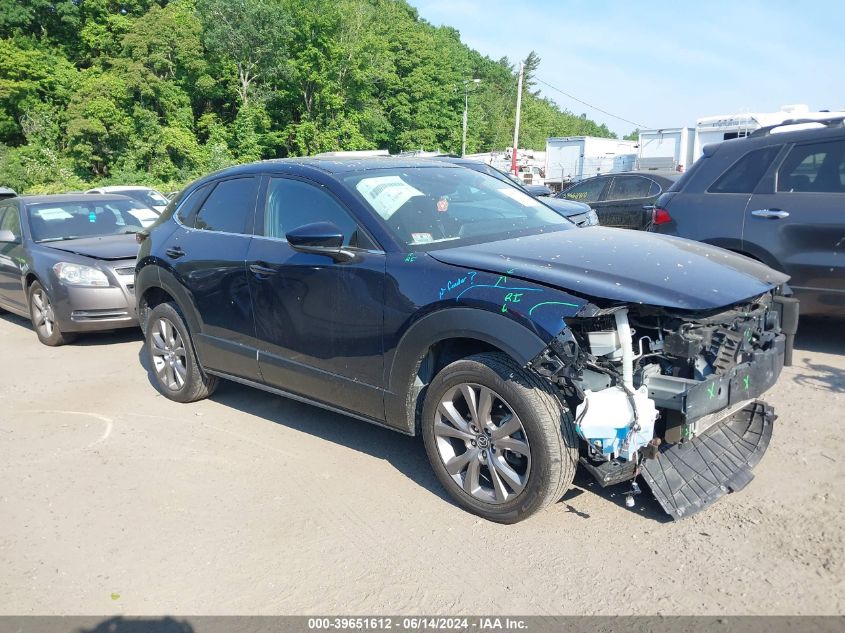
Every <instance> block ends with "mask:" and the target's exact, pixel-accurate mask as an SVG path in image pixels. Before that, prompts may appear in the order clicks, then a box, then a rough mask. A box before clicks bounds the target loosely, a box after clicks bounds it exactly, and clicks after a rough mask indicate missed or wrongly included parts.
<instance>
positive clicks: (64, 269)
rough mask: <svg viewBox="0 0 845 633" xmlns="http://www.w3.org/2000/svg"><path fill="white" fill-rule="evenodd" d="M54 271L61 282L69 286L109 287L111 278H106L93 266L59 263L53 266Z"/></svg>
mask: <svg viewBox="0 0 845 633" xmlns="http://www.w3.org/2000/svg"><path fill="white" fill-rule="evenodd" d="M53 271H54V272H55V273H56V276H57V277H58V278H59V281H61V282H62V283H63V284H67V285H69V286H94V287H103V286H108V285H109V278H108V277H106V274H105V273H104V272H103V271H102V270H100V269H99V268H93V267H92V266H83V265H82V264H71V263H68V262H59V263H58V264H55V265H54V266H53Z"/></svg>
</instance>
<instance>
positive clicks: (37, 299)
mask: <svg viewBox="0 0 845 633" xmlns="http://www.w3.org/2000/svg"><path fill="white" fill-rule="evenodd" d="M28 297H29V318H30V320H31V321H32V327H33V328H34V329H35V335H36V336H37V337H38V340H39V341H41V342H42V343H43V344H44V345H49V346H50V347H58V346H59V345H64V344H65V343H71V342H73V340H74V339H75V338H76V336H75V335H73V334H66V333H63V332H62V331H61V329H59V324H58V323H56V315H55V311H54V309H53V302H52V300H51V299H50V295H48V294H47V291H46V290H44V286H42V285H41V284H40V283H39V282H37V281H33V282H32V284H31V285H30V286H29V293H28Z"/></svg>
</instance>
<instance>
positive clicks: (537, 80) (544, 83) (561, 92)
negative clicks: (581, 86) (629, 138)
mask: <svg viewBox="0 0 845 633" xmlns="http://www.w3.org/2000/svg"><path fill="white" fill-rule="evenodd" d="M533 79H534V81H536V82H538V83H541V84H543V85H544V86H546V87H548V88H551V89H552V90H557V91H558V92H559V93H560V94H562V95H563V96H565V97H569V98H570V99H572V100H573V101H577V102H578V103H582V104H584V105H585V106H587V107H588V108H592V109H593V110H598V111H599V112H601V113H602V114H606V115H607V116H610V117H613V118H614V119H619V120H620V121H625V123H630V124H631V125H634V126H636V127H638V128H640V129H644V128H646V127H647V126H645V125H643V124H642V123H637V122H636V121H631V120H629V119H626V118H624V117H621V116H617V115H615V114H613V113H612V112H608V111H607V110H602V109H601V108H599V107H598V106H594V105H593V104H591V103H587V102H586V101H584V100H583V99H579V98H578V97H573V96H572V95H571V94H569V93H568V92H564V91H563V90H561V89H560V88H557V87H556V86H553V85H552V84H550V83H546V82H545V81H543V80H542V79H538V78H537V77H534V78H533Z"/></svg>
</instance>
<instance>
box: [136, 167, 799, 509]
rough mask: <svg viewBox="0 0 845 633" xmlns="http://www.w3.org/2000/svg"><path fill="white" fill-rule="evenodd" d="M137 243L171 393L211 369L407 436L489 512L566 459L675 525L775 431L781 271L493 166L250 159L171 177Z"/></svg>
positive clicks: (567, 477)
mask: <svg viewBox="0 0 845 633" xmlns="http://www.w3.org/2000/svg"><path fill="white" fill-rule="evenodd" d="M139 239H140V241H141V249H140V253H139V259H138V265H137V269H136V286H135V288H136V296H137V299H138V312H139V319H140V321H141V326H142V328H143V329H144V331H145V336H146V354H147V357H148V359H149V363H150V367H151V370H152V374H153V375H154V379H155V382H156V385H157V387H158V389H159V390H160V391H161V392H162V393H163V394H164V395H165V396H167V397H168V398H171V399H173V400H176V401H179V402H191V401H194V400H198V399H200V398H204V397H207V396H208V395H210V394H211V393H212V392H213V391H214V388H215V386H216V385H217V382H218V380H219V379H220V378H224V379H228V380H234V381H236V382H240V383H244V384H247V385H252V386H255V387H259V388H262V389H266V390H269V391H271V392H274V393H279V394H282V395H286V396H289V397H293V398H296V399H299V400H304V401H306V402H311V403H314V404H317V405H318V406H322V407H325V408H328V409H331V410H335V411H339V412H342V413H345V414H348V415H351V416H353V417H356V418H360V419H362V420H366V421H368V422H372V423H375V424H380V425H383V426H386V427H389V428H391V429H395V430H397V431H400V432H402V433H406V434H409V435H415V434H421V435H422V436H423V439H424V442H425V447H426V451H427V454H428V456H429V459H430V461H431V464H432V467H433V468H434V471H435V473H436V474H437V477H438V478H439V480H440V481H441V482H442V484H443V485H444V486H445V487H446V488H447V489H448V490H449V492H450V493H451V494H452V495H453V497H454V498H455V499H456V500H457V502H458V503H459V504H460V505H461V506H462V507H464V508H466V509H467V510H470V511H472V512H475V513H477V514H479V515H481V516H484V517H486V518H489V519H492V520H496V521H502V522H514V521H518V520H520V519H522V518H524V517H526V516H528V515H530V514H531V513H533V512H535V511H537V510H539V509H540V508H542V507H544V506H546V505H547V504H549V503H551V502H554V501H557V500H558V499H560V497H561V496H562V495H563V493H564V492H565V491H566V489H567V488H568V486H569V485H570V483H571V481H572V478H573V475H574V472H575V468H576V466H577V465H578V464H579V463H580V464H582V465H583V466H584V468H586V469H587V470H588V471H589V472H590V473H591V474H592V475H593V476H595V477H596V479H597V480H598V481H599V482H600V483H601V484H602V485H609V484H614V483H619V482H624V481H630V480H632V479H634V478H636V477H637V476H640V475H641V476H642V477H643V480H644V481H645V482H646V483H647V484H648V485H649V487H650V488H651V490H652V492H654V494H655V496H656V497H657V498H658V500H659V501H660V503H661V504H663V507H664V508H666V510H667V512H669V513H670V514H671V515H672V516H674V517H676V518H680V517H681V516H685V515H686V514H690V513H692V512H694V511H696V510H699V509H701V508H703V507H705V506H706V505H707V504H708V503H710V502H712V501H713V500H715V499H717V498H718V497H719V496H721V495H723V494H725V493H726V492H727V491H729V490H734V489H738V487H740V484H742V483H743V482H744V483H747V481H748V480H749V479H750V478H751V475H750V468H751V466H753V465H754V464H755V463H756V462H757V460H759V458H760V456H761V455H762V453H763V451H765V449H766V445H767V444H768V438H769V437H770V436H771V430H772V420H773V415H772V411H771V408H770V407H768V406H767V405H765V404H764V403H762V402H760V401H758V400H756V398H757V396H759V395H760V394H762V393H763V392H764V391H766V390H767V389H768V388H769V387H770V386H771V385H772V384H773V383H774V381H775V380H776V379H777V377H778V374H779V373H780V370H781V367H782V366H783V364H784V356H785V354H787V353H788V349H789V347H790V344H791V334H792V333H791V332H790V331H789V330H787V331H784V330H783V328H782V327H781V323H784V322H789V321H790V319H792V318H793V316H794V315H793V314H792V313H791V311H792V310H793V309H794V304H792V303H789V302H786V301H785V300H784V297H783V296H782V293H781V289H782V287H783V284H784V282H785V281H786V279H787V277H786V276H785V275H782V274H780V273H778V272H775V271H773V270H771V269H769V268H768V267H766V266H764V265H762V264H759V263H757V262H753V261H751V260H749V259H747V258H744V257H738V256H736V255H733V254H731V253H729V252H727V251H723V250H721V249H717V248H714V247H710V246H705V245H702V244H697V243H694V242H689V241H686V240H681V239H677V238H666V237H662V236H656V235H651V234H632V233H630V232H627V231H624V230H617V229H607V228H602V227H594V228H591V229H590V230H582V229H578V228H576V227H575V226H574V225H573V224H572V223H571V222H570V221H568V220H567V219H565V218H563V217H561V216H560V215H559V214H557V213H555V212H554V211H552V210H551V209H550V208H549V207H547V206H546V205H544V204H542V203H540V202H538V201H537V200H536V199H534V198H532V197H531V196H529V195H527V194H526V193H525V192H523V191H522V190H520V189H519V188H517V187H515V186H511V185H510V184H508V183H506V182H502V181H501V180H498V179H496V178H493V177H491V176H489V175H487V174H483V173H478V172H475V171H471V170H469V169H464V168H462V167H458V166H454V165H450V164H443V163H436V162H433V161H426V160H404V159H395V158H386V159H367V160H360V159H349V160H338V159H289V160H282V161H266V162H262V163H255V164H251V165H243V166H239V167H234V168H231V169H228V170H225V171H222V172H218V173H215V174H212V175H211V176H208V177H206V178H203V179H201V180H198V181H196V182H194V183H193V184H191V185H189V186H188V187H186V188H185V189H184V190H183V191H182V192H181V193H180V194H179V196H178V198H177V199H176V200H174V201H173V202H171V204H170V205H169V206H168V208H167V209H166V210H165V212H164V213H163V214H162V216H161V217H160V218H159V220H158V221H157V222H156V223H155V224H154V225H153V226H152V227H150V228H149V229H147V230H146V231H145V232H144V233H142V234H141V235H140V236H139ZM698 449H700V450H698ZM679 451H683V453H681V452H679ZM689 451H697V452H696V455H698V456H699V458H698V459H697V460H696V459H691V458H690V453H689ZM738 455H739V456H740V458H739V459H738V458H737V456H738ZM679 456H680V459H679ZM667 477H668V479H667ZM679 478H680V479H679ZM679 480H680V481H683V482H687V483H688V486H687V487H683V486H681V487H680V488H679V487H678V486H676V485H675V484H676V483H677V481H679ZM636 490H637V489H636V486H634V487H633V488H632V493H633V492H635V491H636Z"/></svg>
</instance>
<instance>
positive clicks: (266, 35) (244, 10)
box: [197, 0, 288, 105]
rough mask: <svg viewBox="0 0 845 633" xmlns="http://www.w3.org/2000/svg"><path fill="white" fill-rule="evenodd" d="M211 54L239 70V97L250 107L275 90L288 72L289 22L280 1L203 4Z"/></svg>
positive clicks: (214, 0)
mask: <svg viewBox="0 0 845 633" xmlns="http://www.w3.org/2000/svg"><path fill="white" fill-rule="evenodd" d="M197 9H198V11H199V14H200V18H201V20H202V23H203V27H204V40H205V46H206V48H207V49H208V51H209V52H211V53H212V54H213V55H216V56H217V57H218V58H219V59H221V60H223V61H224V62H225V63H230V64H232V65H233V66H234V68H235V70H236V79H237V93H238V97H239V98H240V102H241V105H247V104H248V103H249V100H250V97H251V96H252V95H253V94H254V93H255V92H256V91H258V90H260V89H262V88H264V89H272V87H273V83H274V81H277V80H278V79H280V78H281V77H280V76H281V71H282V70H283V68H284V62H285V52H286V40H287V37H288V19H287V15H286V13H285V11H284V9H283V7H282V3H281V2H280V0H199V1H198V2H197Z"/></svg>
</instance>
